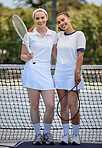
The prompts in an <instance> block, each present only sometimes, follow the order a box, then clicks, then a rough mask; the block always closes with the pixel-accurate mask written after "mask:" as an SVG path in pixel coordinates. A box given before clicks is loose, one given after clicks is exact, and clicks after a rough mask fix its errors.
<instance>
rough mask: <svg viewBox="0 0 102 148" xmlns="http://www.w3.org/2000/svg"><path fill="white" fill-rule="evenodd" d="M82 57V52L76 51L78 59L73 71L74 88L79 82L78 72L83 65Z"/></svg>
mask: <svg viewBox="0 0 102 148" xmlns="http://www.w3.org/2000/svg"><path fill="white" fill-rule="evenodd" d="M83 56H84V51H82V50H80V51H78V59H77V63H76V69H75V86H77V85H78V84H79V83H80V81H81V76H80V70H81V65H82V63H83Z"/></svg>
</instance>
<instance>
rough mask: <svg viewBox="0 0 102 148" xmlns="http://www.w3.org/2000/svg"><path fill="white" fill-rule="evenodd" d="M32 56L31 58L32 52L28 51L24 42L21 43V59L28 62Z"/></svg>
mask: <svg viewBox="0 0 102 148" xmlns="http://www.w3.org/2000/svg"><path fill="white" fill-rule="evenodd" d="M32 58H33V52H32V53H28V49H27V47H26V46H25V45H24V44H22V50H21V60H22V61H24V62H28V61H29V60H31V59H32Z"/></svg>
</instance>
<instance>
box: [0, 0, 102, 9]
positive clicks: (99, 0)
mask: <svg viewBox="0 0 102 148" xmlns="http://www.w3.org/2000/svg"><path fill="white" fill-rule="evenodd" d="M13 1H14V0H0V3H1V4H3V6H4V7H9V8H15V6H12V2H13ZM86 1H87V3H89V4H92V3H93V4H95V5H97V6H101V5H102V0H86Z"/></svg>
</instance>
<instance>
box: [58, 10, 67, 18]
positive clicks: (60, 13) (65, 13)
mask: <svg viewBox="0 0 102 148" xmlns="http://www.w3.org/2000/svg"><path fill="white" fill-rule="evenodd" d="M62 14H64V15H66V16H67V17H70V16H69V14H68V13H67V12H63V11H62V12H59V13H58V14H57V17H58V16H60V15H62Z"/></svg>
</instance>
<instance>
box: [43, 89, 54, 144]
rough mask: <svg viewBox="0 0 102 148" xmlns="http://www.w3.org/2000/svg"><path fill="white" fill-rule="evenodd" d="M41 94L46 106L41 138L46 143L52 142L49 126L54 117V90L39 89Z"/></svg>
mask: <svg viewBox="0 0 102 148" xmlns="http://www.w3.org/2000/svg"><path fill="white" fill-rule="evenodd" d="M41 94H42V98H43V100H44V104H45V107H46V110H45V113H44V135H43V139H44V142H45V143H46V144H54V141H53V137H52V135H51V134H50V128H51V125H52V121H53V117H54V90H44V91H41Z"/></svg>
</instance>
